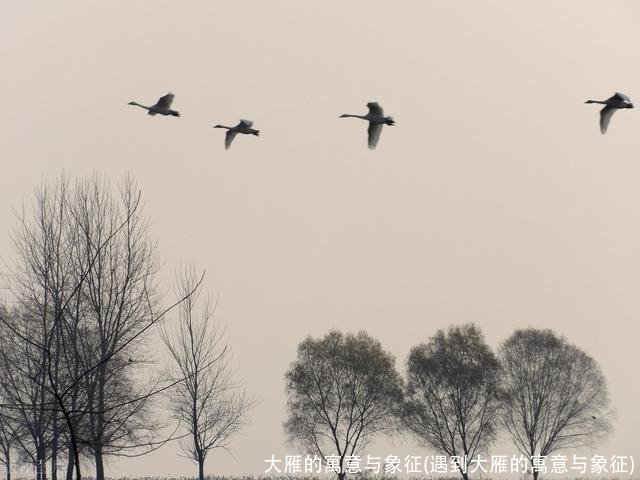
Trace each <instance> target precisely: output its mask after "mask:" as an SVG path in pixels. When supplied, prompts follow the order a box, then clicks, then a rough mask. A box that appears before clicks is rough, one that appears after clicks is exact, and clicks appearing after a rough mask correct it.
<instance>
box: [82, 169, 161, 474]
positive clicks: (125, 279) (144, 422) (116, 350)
mask: <svg viewBox="0 0 640 480" xmlns="http://www.w3.org/2000/svg"><path fill="white" fill-rule="evenodd" d="M138 192H139V189H138V188H137V186H136V184H135V182H134V181H133V179H132V178H131V177H130V176H126V177H125V178H124V181H123V182H122V183H121V185H120V191H119V194H114V192H113V189H112V188H110V185H109V183H108V182H107V181H106V180H105V179H104V178H102V177H100V176H98V175H93V176H92V177H90V178H85V179H81V180H79V181H78V182H77V183H76V186H75V191H74V193H75V195H74V199H73V202H72V203H71V204H70V209H71V212H72V215H73V219H74V224H75V226H76V228H77V232H78V233H77V236H76V238H74V241H73V242H72V245H71V248H72V261H73V265H74V267H75V268H76V277H77V278H79V277H81V276H82V275H84V281H83V283H82V288H81V289H80V300H81V302H82V305H83V308H82V317H81V319H80V321H81V322H82V326H83V327H84V331H85V334H84V335H82V336H80V337H79V339H78V346H79V347H80V348H79V351H78V353H79V358H80V361H81V364H82V366H83V367H84V370H85V371H87V370H88V372H87V374H86V375H84V377H83V378H82V382H83V383H84V390H85V392H86V397H87V402H86V407H85V409H86V410H87V411H88V412H89V413H88V414H87V421H88V433H89V436H90V438H86V439H84V443H85V444H86V445H88V446H89V448H90V450H91V452H92V454H93V463H94V464H95V467H96V479H97V480H103V479H104V459H103V457H104V455H107V454H117V453H118V452H119V451H120V450H121V449H122V448H125V447H126V446H127V445H129V444H130V443H132V442H133V443H137V442H140V441H141V440H143V441H146V442H148V441H149V435H152V434H153V431H154V430H155V425H154V423H153V422H150V419H149V415H147V414H146V413H147V410H148V408H147V407H148V402H149V401H150V399H151V397H148V396H145V395H144V394H143V389H142V388H140V387H139V386H138V385H137V384H136V382H134V381H132V379H133V378H135V376H136V370H137V369H139V366H140V365H141V362H142V361H143V360H144V353H143V342H142V341H143V340H144V337H143V336H142V335H141V330H142V329H143V328H144V327H145V326H146V325H147V324H148V322H149V321H150V320H151V319H153V317H154V312H155V311H156V310H157V295H156V294H155V291H156V286H155V276H156V273H157V271H158V262H157V259H156V256H157V255H156V249H155V244H154V243H153V242H152V241H151V240H150V238H149V235H148V228H147V223H146V221H145V219H144V216H143V213H142V210H141V209H140V204H139V194H138ZM134 338H135V339H136V341H135V342H132V341H131V340H132V339H134ZM123 345H127V347H126V348H121V347H122V346H123ZM134 348H135V353H134V351H133V350H134ZM132 357H135V359H136V361H134V362H130V361H129V359H130V358H132ZM92 365H96V368H93V369H90V370H89V369H88V367H90V366H92ZM135 399H138V400H135ZM114 405H120V407H119V408H117V409H113V408H111V407H113V406H114Z"/></svg>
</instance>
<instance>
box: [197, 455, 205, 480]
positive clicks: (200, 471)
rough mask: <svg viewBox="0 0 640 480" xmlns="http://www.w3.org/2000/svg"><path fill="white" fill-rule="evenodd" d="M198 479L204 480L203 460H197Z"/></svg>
mask: <svg viewBox="0 0 640 480" xmlns="http://www.w3.org/2000/svg"><path fill="white" fill-rule="evenodd" d="M198 478H199V479H200V480H204V458H202V457H201V458H199V459H198Z"/></svg>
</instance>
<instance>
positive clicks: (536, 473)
mask: <svg viewBox="0 0 640 480" xmlns="http://www.w3.org/2000/svg"><path fill="white" fill-rule="evenodd" d="M538 475H540V472H539V471H538V470H537V469H535V468H534V469H533V480H538Z"/></svg>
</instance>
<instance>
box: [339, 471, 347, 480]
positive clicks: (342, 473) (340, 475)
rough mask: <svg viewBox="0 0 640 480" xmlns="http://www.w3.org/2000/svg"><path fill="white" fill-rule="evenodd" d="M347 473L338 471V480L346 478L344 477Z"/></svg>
mask: <svg viewBox="0 0 640 480" xmlns="http://www.w3.org/2000/svg"><path fill="white" fill-rule="evenodd" d="M346 476H347V474H346V473H345V472H340V473H338V480H344V477H346Z"/></svg>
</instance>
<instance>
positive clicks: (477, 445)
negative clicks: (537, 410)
mask: <svg viewBox="0 0 640 480" xmlns="http://www.w3.org/2000/svg"><path fill="white" fill-rule="evenodd" d="M498 370H499V363H498V360H497V358H496V356H495V355H494V354H493V352H492V351H491V349H490V348H489V346H488V345H487V344H486V342H485V340H484V337H483V335H482V332H481V331H480V329H478V328H477V327H476V326H474V325H472V324H469V325H464V326H452V327H450V328H449V329H448V331H447V332H445V331H444V330H439V331H438V332H437V333H436V334H435V335H434V336H433V337H432V338H431V339H430V340H429V342H428V343H426V344H421V345H418V346H416V347H413V348H412V349H411V351H410V353H409V357H408V359H407V374H406V386H405V398H404V405H403V409H402V412H401V418H402V421H403V424H404V425H405V426H406V427H407V428H408V429H409V430H410V431H411V432H413V433H414V434H415V436H416V437H417V438H418V439H419V440H420V441H421V442H423V443H424V444H425V445H428V446H432V447H434V448H435V449H437V450H438V451H441V452H443V453H445V454H447V455H448V456H449V457H452V460H453V461H454V462H455V463H456V465H457V467H458V470H459V471H460V473H461V475H462V477H463V478H465V480H466V479H467V478H468V473H467V469H466V464H465V462H466V459H471V458H474V457H475V456H476V455H477V454H479V453H482V452H484V451H485V450H486V449H487V447H488V446H489V445H490V444H491V443H492V442H493V440H494V439H495V435H496V423H497V416H498V408H499V402H498V397H499V395H498Z"/></svg>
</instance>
